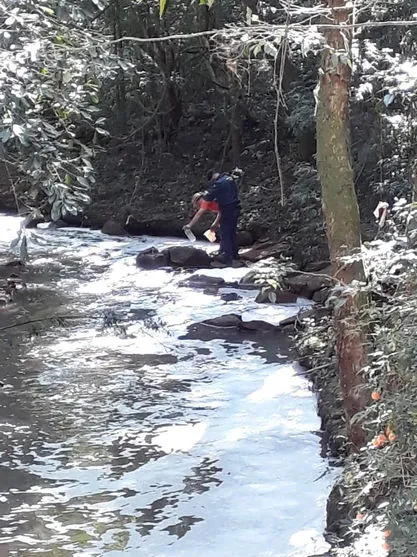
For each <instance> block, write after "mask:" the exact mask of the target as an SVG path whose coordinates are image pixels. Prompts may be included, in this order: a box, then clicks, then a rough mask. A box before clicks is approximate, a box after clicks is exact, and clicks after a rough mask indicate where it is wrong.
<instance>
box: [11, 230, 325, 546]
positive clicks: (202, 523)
mask: <svg viewBox="0 0 417 557" xmlns="http://www.w3.org/2000/svg"><path fill="white" fill-rule="evenodd" d="M36 236H37V240H36V242H33V243H32V244H31V254H32V255H31V265H30V272H29V273H27V276H26V280H27V282H28V286H29V287H28V289H27V290H25V291H22V292H21V293H20V294H19V297H18V299H17V301H16V304H15V305H14V306H13V307H11V309H10V311H9V310H8V311H7V312H3V313H2V314H0V329H1V328H3V330H0V350H1V358H2V364H3V365H2V366H1V368H0V380H1V381H3V382H4V387H3V388H2V389H1V390H0V530H1V541H0V557H3V555H5V556H6V555H7V556H8V557H9V556H10V557H14V556H19V557H29V556H38V555H41V556H42V557H81V556H83V557H84V556H87V555H88V556H100V557H101V556H105V557H118V556H119V555H123V556H127V557H130V556H131V557H136V556H140V557H142V556H143V557H146V556H152V557H155V556H158V557H164V556H166V555H170V556H176V557H195V556H196V555H199V556H202V557H223V556H226V555H239V556H241V557H272V556H273V557H290V556H291V557H307V555H310V554H311V555H312V554H314V553H320V552H321V550H323V551H324V549H326V546H325V544H324V541H323V539H322V536H321V531H322V529H323V526H324V507H325V499H326V496H327V493H328V490H329V486H330V479H329V477H328V476H325V477H322V478H320V480H318V481H316V480H317V478H318V477H319V476H320V475H321V474H323V473H324V472H325V471H326V469H327V463H326V461H325V460H324V459H322V458H321V456H320V445H319V440H318V439H317V437H316V435H315V433H314V432H316V431H317V429H318V428H319V420H318V418H317V416H316V414H315V401H314V398H313V397H312V394H311V391H310V389H309V385H308V383H307V381H306V380H305V378H304V377H303V376H302V374H301V373H300V370H299V369H298V368H297V366H294V365H293V364H292V363H291V353H290V347H289V343H288V340H287V339H286V337H285V336H283V335H277V334H276V333H270V332H267V333H257V332H251V333H243V332H241V331H236V330H231V329H229V330H228V329H214V328H209V327H207V326H203V325H198V323H199V322H201V321H203V320H205V319H207V318H210V317H216V316H219V315H222V314H225V313H230V312H231V311H232V312H234V311H236V312H242V311H246V310H251V308H255V304H254V301H253V298H254V293H253V292H246V293H245V292H239V296H234V297H230V296H229V297H223V298H224V299H222V297H221V296H219V295H218V294H214V293H203V292H196V291H193V290H192V289H187V288H178V287H177V283H176V281H179V280H181V279H182V278H183V277H182V276H181V275H180V276H177V275H176V274H174V273H167V272H165V271H161V272H159V271H152V272H148V273H147V272H140V271H138V270H137V269H136V268H135V266H134V254H135V253H136V252H137V251H138V250H139V249H141V247H142V246H143V243H144V242H142V241H141V240H135V239H129V238H124V239H109V238H105V237H103V236H102V235H101V234H99V233H97V232H91V231H85V230H84V231H74V230H71V231H66V230H60V231H57V232H56V233H54V234H52V233H51V232H47V231H45V232H40V231H36ZM146 242H147V243H148V244H149V243H150V242H159V244H158V245H159V247H161V246H163V245H166V243H175V242H180V241H178V240H161V239H153V240H149V239H148V240H146ZM164 242H165V244H164ZM180 243H181V242H180ZM45 285H46V286H45ZM226 299H227V301H225V300H226ZM109 309H111V311H112V312H113V314H114V315H115V316H116V317H115V323H113V325H112V326H110V327H109V326H104V322H103V316H105V315H108V311H109ZM295 310H296V308H295V309H294V308H293V309H292V310H291V308H289V309H285V308H284V309H283V308H277V310H276V311H281V312H284V313H285V311H287V312H288V311H295ZM62 316H70V317H71V319H69V320H67V321H66V320H65V319H62ZM57 317H59V318H60V319H59V320H57ZM25 321H34V323H31V324H28V325H26V326H24V327H22V328H12V329H7V330H4V327H8V326H10V325H12V324H14V323H16V322H25ZM196 324H197V325H196Z"/></svg>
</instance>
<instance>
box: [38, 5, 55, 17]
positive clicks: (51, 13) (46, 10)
mask: <svg viewBox="0 0 417 557" xmlns="http://www.w3.org/2000/svg"><path fill="white" fill-rule="evenodd" d="M39 8H40V9H41V10H42V11H43V12H44V13H45V14H46V15H55V12H54V10H53V9H52V8H48V7H46V6H39Z"/></svg>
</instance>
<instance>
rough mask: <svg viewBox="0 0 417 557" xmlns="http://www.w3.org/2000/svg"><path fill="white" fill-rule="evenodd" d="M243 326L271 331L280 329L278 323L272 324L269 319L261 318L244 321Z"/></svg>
mask: <svg viewBox="0 0 417 557" xmlns="http://www.w3.org/2000/svg"><path fill="white" fill-rule="evenodd" d="M241 328H242V329H246V330H248V331H258V332H270V331H276V330H278V329H279V327H277V326H276V325H272V323H268V322H267V321H261V320H260V319H255V320H253V321H242V325H241Z"/></svg>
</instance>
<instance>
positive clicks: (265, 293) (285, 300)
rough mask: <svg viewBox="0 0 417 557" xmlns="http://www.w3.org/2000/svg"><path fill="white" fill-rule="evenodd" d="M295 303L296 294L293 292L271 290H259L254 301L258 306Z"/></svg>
mask: <svg viewBox="0 0 417 557" xmlns="http://www.w3.org/2000/svg"><path fill="white" fill-rule="evenodd" d="M296 301H297V294H294V292H289V291H287V290H275V289H273V288H265V289H263V290H261V291H260V292H259V294H258V295H257V297H256V299H255V302H257V303H258V304H273V303H274V304H294V303H295V302H296Z"/></svg>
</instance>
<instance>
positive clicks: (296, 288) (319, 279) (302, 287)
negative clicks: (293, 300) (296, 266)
mask: <svg viewBox="0 0 417 557" xmlns="http://www.w3.org/2000/svg"><path fill="white" fill-rule="evenodd" d="M284 283H285V285H286V287H287V288H288V289H289V290H290V291H291V292H293V293H294V294H297V295H298V296H302V297H303V298H309V299H312V298H313V296H314V293H315V292H317V291H318V290H321V289H322V288H329V287H330V286H332V280H331V278H330V277H327V276H324V275H320V274H317V275H316V274H314V273H306V274H304V273H303V274H297V273H295V274H290V275H287V276H286V277H285V278H284Z"/></svg>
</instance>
